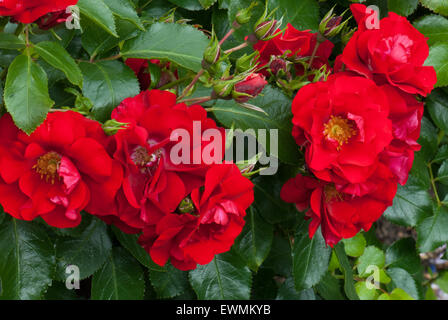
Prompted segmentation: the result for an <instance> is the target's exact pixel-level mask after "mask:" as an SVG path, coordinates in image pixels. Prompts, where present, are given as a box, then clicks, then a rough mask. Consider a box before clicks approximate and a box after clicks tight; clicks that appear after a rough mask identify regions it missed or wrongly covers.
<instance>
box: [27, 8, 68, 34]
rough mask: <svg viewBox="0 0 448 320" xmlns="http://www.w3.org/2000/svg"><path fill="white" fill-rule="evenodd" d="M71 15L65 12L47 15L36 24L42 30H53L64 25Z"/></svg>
mask: <svg viewBox="0 0 448 320" xmlns="http://www.w3.org/2000/svg"><path fill="white" fill-rule="evenodd" d="M70 15H71V14H70V13H66V12H65V10H61V11H57V12H51V13H47V14H46V15H44V16H43V17H40V18H39V19H38V20H37V21H36V23H37V24H38V25H39V28H40V29H42V30H48V29H51V28H53V27H55V26H57V25H58V24H61V23H64V22H65V21H66V20H67V18H68V17H70Z"/></svg>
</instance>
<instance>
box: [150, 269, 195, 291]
mask: <svg viewBox="0 0 448 320" xmlns="http://www.w3.org/2000/svg"><path fill="white" fill-rule="evenodd" d="M149 278H150V279H151V284H152V286H153V288H154V290H155V291H156V293H157V297H158V298H173V297H176V296H178V295H180V294H182V293H183V292H185V291H186V290H187V289H188V288H189V287H190V285H189V283H188V273H187V272H185V271H181V270H179V269H176V268H174V267H173V266H172V265H171V264H169V265H168V266H167V267H166V268H164V269H163V270H161V271H155V270H153V269H150V271H149Z"/></svg>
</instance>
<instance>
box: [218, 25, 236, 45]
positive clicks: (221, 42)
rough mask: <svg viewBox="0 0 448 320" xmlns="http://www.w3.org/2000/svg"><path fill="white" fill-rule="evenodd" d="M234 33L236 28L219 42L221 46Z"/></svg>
mask: <svg viewBox="0 0 448 320" xmlns="http://www.w3.org/2000/svg"><path fill="white" fill-rule="evenodd" d="M234 32H235V29H234V28H232V29H230V30H229V32H227V33H226V35H225V36H224V37H223V38H222V39H221V41H219V45H220V46H221V45H222V44H223V43H224V42H225V41H226V40H227V39H228V38H229V37H230V36H231V35H232V34H233V33H234Z"/></svg>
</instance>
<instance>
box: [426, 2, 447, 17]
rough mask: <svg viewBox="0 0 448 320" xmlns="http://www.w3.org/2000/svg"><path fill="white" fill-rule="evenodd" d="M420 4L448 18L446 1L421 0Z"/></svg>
mask: <svg viewBox="0 0 448 320" xmlns="http://www.w3.org/2000/svg"><path fill="white" fill-rule="evenodd" d="M420 3H421V4H422V5H423V6H425V7H426V8H428V9H431V10H432V11H434V12H436V13H440V14H443V15H445V16H448V2H446V0H420Z"/></svg>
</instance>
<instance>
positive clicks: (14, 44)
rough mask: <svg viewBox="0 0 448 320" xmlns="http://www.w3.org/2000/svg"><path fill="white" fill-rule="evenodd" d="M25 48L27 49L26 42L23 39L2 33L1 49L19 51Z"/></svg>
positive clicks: (0, 34) (0, 36)
mask: <svg viewBox="0 0 448 320" xmlns="http://www.w3.org/2000/svg"><path fill="white" fill-rule="evenodd" d="M23 48H25V41H23V40H22V39H20V38H18V37H17V36H15V35H13V34H10V33H5V32H1V33H0V49H8V50H19V49H23Z"/></svg>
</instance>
